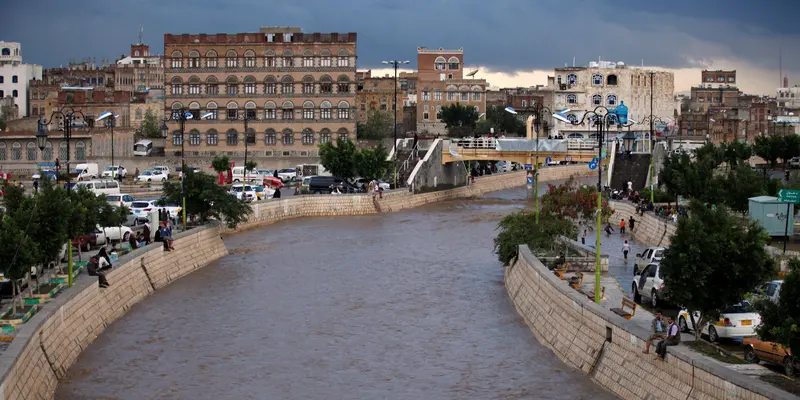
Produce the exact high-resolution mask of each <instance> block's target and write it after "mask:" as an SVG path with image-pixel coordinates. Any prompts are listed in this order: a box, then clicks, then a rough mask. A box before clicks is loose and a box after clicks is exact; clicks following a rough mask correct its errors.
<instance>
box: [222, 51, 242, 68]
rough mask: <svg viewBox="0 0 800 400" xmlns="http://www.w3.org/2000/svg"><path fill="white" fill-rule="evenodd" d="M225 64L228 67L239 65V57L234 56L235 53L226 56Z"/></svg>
mask: <svg viewBox="0 0 800 400" xmlns="http://www.w3.org/2000/svg"><path fill="white" fill-rule="evenodd" d="M225 66H226V67H228V68H236V67H238V66H239V59H238V58H236V55H235V54H234V55H232V56H227V57H225Z"/></svg>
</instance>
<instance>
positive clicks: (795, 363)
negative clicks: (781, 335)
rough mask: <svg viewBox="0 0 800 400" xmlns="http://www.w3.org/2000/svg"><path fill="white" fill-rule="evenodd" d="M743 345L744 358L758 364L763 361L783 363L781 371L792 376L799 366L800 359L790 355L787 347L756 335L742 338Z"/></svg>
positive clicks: (790, 352)
mask: <svg viewBox="0 0 800 400" xmlns="http://www.w3.org/2000/svg"><path fill="white" fill-rule="evenodd" d="M742 346H744V359H745V361H749V362H752V363H756V364H758V363H759V362H761V361H765V362H768V363H772V364H778V365H783V373H784V374H786V376H793V375H794V374H796V373H797V370H798V367H800V359H798V358H797V357H795V356H793V355H792V351H791V349H788V348H786V347H784V346H782V345H780V344H778V343H775V342H767V341H763V340H761V339H759V338H758V337H746V338H744V339H743V340H742Z"/></svg>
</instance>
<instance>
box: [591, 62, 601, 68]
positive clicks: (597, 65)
mask: <svg viewBox="0 0 800 400" xmlns="http://www.w3.org/2000/svg"><path fill="white" fill-rule="evenodd" d="M599 66H600V64H598V63H597V61H589V68H598V67H599Z"/></svg>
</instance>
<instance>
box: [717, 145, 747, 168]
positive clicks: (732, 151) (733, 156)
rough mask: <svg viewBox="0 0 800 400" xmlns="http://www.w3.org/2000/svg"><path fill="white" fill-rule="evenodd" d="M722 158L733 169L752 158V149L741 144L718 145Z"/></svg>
mask: <svg viewBox="0 0 800 400" xmlns="http://www.w3.org/2000/svg"><path fill="white" fill-rule="evenodd" d="M720 148H721V151H722V158H723V160H724V161H725V162H726V163H727V164H728V167H729V168H731V169H733V168H735V167H736V166H738V165H739V164H740V163H743V162H746V161H747V160H748V159H750V157H752V156H753V148H752V147H751V146H750V145H747V144H745V143H741V142H733V143H722V144H721V145H720Z"/></svg>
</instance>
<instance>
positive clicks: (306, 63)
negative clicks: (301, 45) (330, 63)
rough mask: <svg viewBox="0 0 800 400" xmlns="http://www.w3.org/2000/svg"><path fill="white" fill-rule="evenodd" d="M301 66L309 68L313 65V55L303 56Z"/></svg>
mask: <svg viewBox="0 0 800 400" xmlns="http://www.w3.org/2000/svg"><path fill="white" fill-rule="evenodd" d="M303 66H304V67H306V68H310V67H313V66H314V57H303Z"/></svg>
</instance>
